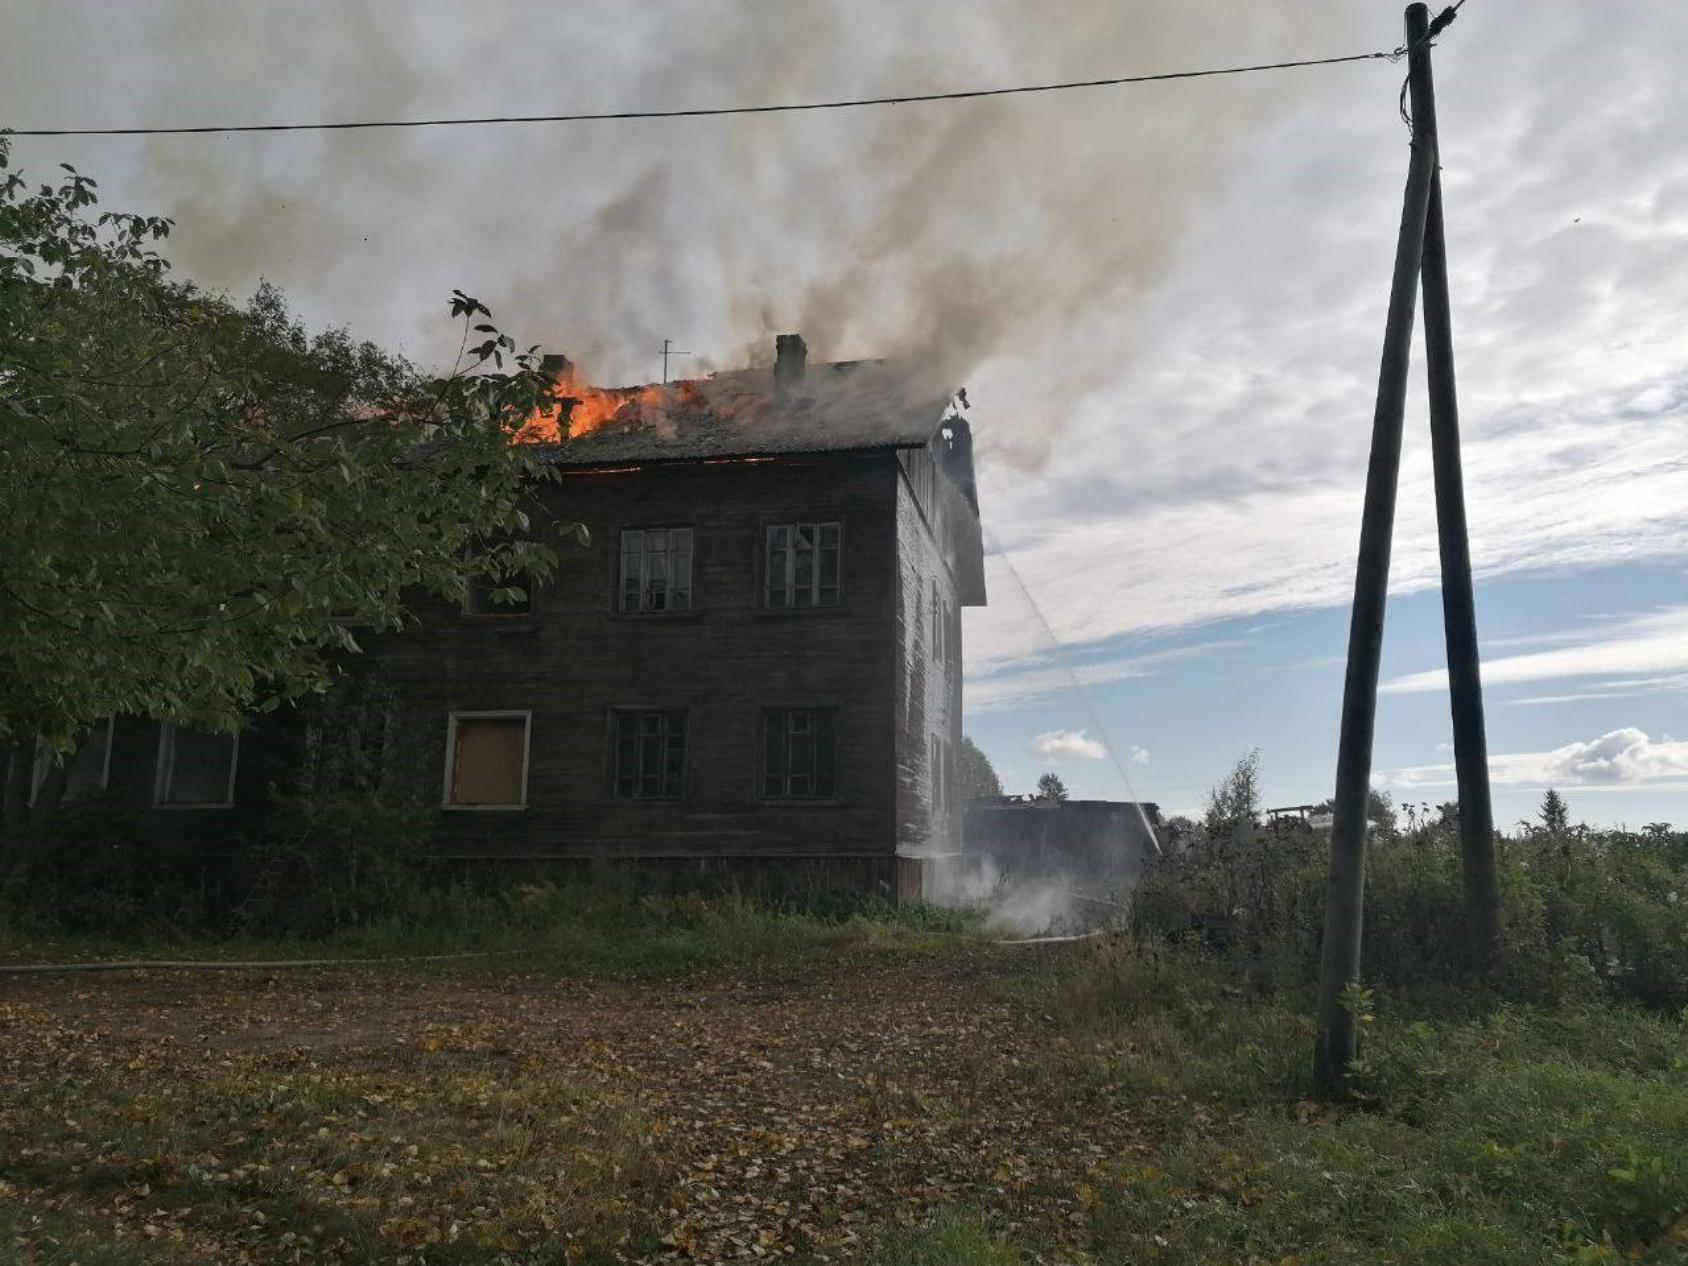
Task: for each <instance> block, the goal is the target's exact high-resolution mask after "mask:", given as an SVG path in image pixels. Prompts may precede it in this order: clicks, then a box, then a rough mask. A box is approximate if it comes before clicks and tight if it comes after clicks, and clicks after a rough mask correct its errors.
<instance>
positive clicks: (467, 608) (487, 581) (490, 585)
mask: <svg viewBox="0 0 1688 1266" xmlns="http://www.w3.org/2000/svg"><path fill="white" fill-rule="evenodd" d="M510 589H520V590H521V591H522V596H521V597H520V598H517V599H514V600H512V599H511V596H510V595H509V594H508V593H507V592H504V591H506V590H510ZM495 592H497V593H503V598H504V600H503V601H499V600H498V599H497V598H495V597H494V596H493V595H494V593H495ZM463 614H464V615H479V616H493V617H496V616H507V615H532V614H533V584H532V582H531V581H530V580H529V579H528V578H527V577H526V576H471V577H470V578H469V592H468V594H467V595H465V597H464V601H463Z"/></svg>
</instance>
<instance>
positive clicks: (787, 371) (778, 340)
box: [774, 334, 809, 387]
mask: <svg viewBox="0 0 1688 1266" xmlns="http://www.w3.org/2000/svg"><path fill="white" fill-rule="evenodd" d="M808 362H809V346H808V344H807V343H805V342H804V341H803V336H802V335H801V334H779V335H776V336H775V337H774V385H775V386H777V387H789V386H790V385H791V384H792V383H794V382H797V381H798V380H799V379H801V378H802V377H803V369H804V367H805V366H806V365H807V364H808Z"/></svg>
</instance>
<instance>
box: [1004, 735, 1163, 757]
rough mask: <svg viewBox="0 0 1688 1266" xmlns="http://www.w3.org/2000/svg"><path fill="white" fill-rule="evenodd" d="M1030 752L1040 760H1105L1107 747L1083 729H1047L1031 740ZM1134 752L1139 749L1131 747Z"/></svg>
mask: <svg viewBox="0 0 1688 1266" xmlns="http://www.w3.org/2000/svg"><path fill="white" fill-rule="evenodd" d="M1030 750H1031V754H1032V755H1033V756H1036V757H1038V758H1039V759H1040V760H1053V761H1063V760H1106V759H1107V758H1108V749H1107V748H1106V747H1104V746H1103V745H1102V744H1101V743H1099V742H1097V741H1096V740H1095V739H1093V738H1091V737H1090V736H1089V735H1087V734H1086V733H1085V732H1084V731H1083V730H1049V731H1047V732H1045V733H1043V734H1039V735H1038V736H1037V737H1036V738H1034V739H1033V740H1032V741H1031V744H1030ZM1132 750H1133V751H1134V752H1135V751H1138V750H1140V749H1137V748H1133V749H1132Z"/></svg>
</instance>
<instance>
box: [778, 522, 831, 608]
mask: <svg viewBox="0 0 1688 1266" xmlns="http://www.w3.org/2000/svg"><path fill="white" fill-rule="evenodd" d="M840 554H841V550H840V533H839V528H838V524H836V523H781V524H779V525H777V526H774V527H770V528H769V529H768V550H767V569H766V575H765V578H764V584H765V588H764V604H765V605H766V606H769V607H776V608H786V607H835V606H837V605H838V598H839V593H840V592H841V587H840V584H839V574H840V567H839V563H840Z"/></svg>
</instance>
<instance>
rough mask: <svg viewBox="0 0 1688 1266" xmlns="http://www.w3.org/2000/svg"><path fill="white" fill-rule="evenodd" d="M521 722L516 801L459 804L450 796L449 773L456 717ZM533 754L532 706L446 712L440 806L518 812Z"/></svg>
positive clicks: (456, 810) (454, 750) (525, 796)
mask: <svg viewBox="0 0 1688 1266" xmlns="http://www.w3.org/2000/svg"><path fill="white" fill-rule="evenodd" d="M518 717H519V718H520V719H521V722H522V789H521V797H522V798H521V801H520V803H518V804H459V803H457V802H456V801H455V800H453V799H452V798H451V781H452V779H451V776H452V773H453V771H454V767H455V762H456V759H457V723H458V722H459V721H509V720H512V719H515V718H518ZM532 755H533V709H531V708H457V709H453V710H451V711H449V712H447V713H446V726H445V774H444V777H443V779H442V783H441V787H440V808H441V809H446V810H450V811H451V812H453V813H521V812H524V811H525V810H526V809H527V807H528V769H529V766H530V764H531V758H532Z"/></svg>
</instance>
